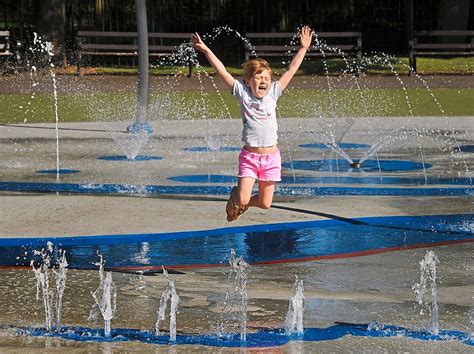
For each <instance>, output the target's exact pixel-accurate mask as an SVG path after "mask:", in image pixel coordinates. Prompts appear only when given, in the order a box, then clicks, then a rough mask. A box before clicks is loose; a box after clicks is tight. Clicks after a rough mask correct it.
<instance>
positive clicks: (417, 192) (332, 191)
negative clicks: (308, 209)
mask: <svg viewBox="0 0 474 354" xmlns="http://www.w3.org/2000/svg"><path fill="white" fill-rule="evenodd" d="M0 190H1V191H10V192H12V191H15V192H43V193H44V192H46V193H79V194H81V193H87V194H102V195H103V194H149V195H162V194H163V195H165V194H169V195H182V194H189V195H228V194H229V193H230V190H231V187H230V186H228V185H216V186H214V185H200V186H199V185H198V186H196V185H191V186H187V185H178V186H170V185H131V184H114V183H102V184H98V183H95V184H94V183H88V184H78V183H43V182H0ZM275 193H276V194H277V195H292V196H296V195H305V196H310V195H313V196H316V195H317V196H325V195H364V196H419V197H422V196H447V195H450V196H454V195H457V196H472V195H473V193H474V192H473V190H472V187H471V186H465V187H456V188H440V187H433V188H426V187H425V188H394V187H391V188H386V187H378V188H377V187H372V188H368V187H333V186H327V187H326V186H324V187H322V186H318V185H316V186H295V185H282V186H279V185H277V189H276V191H275Z"/></svg>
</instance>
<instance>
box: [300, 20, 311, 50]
mask: <svg viewBox="0 0 474 354" xmlns="http://www.w3.org/2000/svg"><path fill="white" fill-rule="evenodd" d="M312 40H313V30H312V29H311V28H309V27H308V26H303V27H302V28H301V30H300V43H301V46H302V47H303V48H306V49H308V48H309V46H310V45H311V42H312Z"/></svg>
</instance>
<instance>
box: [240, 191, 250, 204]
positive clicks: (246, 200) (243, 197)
mask: <svg viewBox="0 0 474 354" xmlns="http://www.w3.org/2000/svg"><path fill="white" fill-rule="evenodd" d="M250 197H251V196H250V195H247V194H245V193H239V204H240V205H247V204H249V203H250Z"/></svg>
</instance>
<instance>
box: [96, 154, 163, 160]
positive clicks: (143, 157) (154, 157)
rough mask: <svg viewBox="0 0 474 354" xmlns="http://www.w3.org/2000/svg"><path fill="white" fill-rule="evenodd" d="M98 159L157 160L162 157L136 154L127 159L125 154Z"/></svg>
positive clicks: (99, 158)
mask: <svg viewBox="0 0 474 354" xmlns="http://www.w3.org/2000/svg"><path fill="white" fill-rule="evenodd" d="M97 159H98V160H104V161H157V160H161V159H163V158H162V157H160V156H149V155H137V157H135V158H134V159H129V158H128V157H127V156H125V155H112V156H100V157H98V158H97Z"/></svg>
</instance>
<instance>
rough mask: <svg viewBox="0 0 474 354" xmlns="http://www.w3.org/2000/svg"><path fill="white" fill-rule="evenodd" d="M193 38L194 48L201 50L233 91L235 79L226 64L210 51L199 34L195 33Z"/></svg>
mask: <svg viewBox="0 0 474 354" xmlns="http://www.w3.org/2000/svg"><path fill="white" fill-rule="evenodd" d="M191 38H192V40H193V43H194V48H196V49H197V50H199V51H200V52H201V53H203V54H204V55H205V56H206V58H207V60H208V61H209V63H210V64H211V65H212V67H213V68H214V70H215V71H217V73H218V74H219V76H220V77H221V78H222V79H223V80H224V82H225V84H226V85H227V87H228V88H229V89H232V87H233V86H234V82H235V79H234V77H233V76H232V75H231V74H229V72H228V71H227V70H226V68H225V66H224V64H222V62H221V61H220V60H219V58H218V57H216V55H215V54H214V53H213V52H212V50H210V49H209V47H208V46H207V45H205V44H204V42H203V41H202V39H201V37H199V34H197V33H193V34H192V35H191Z"/></svg>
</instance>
